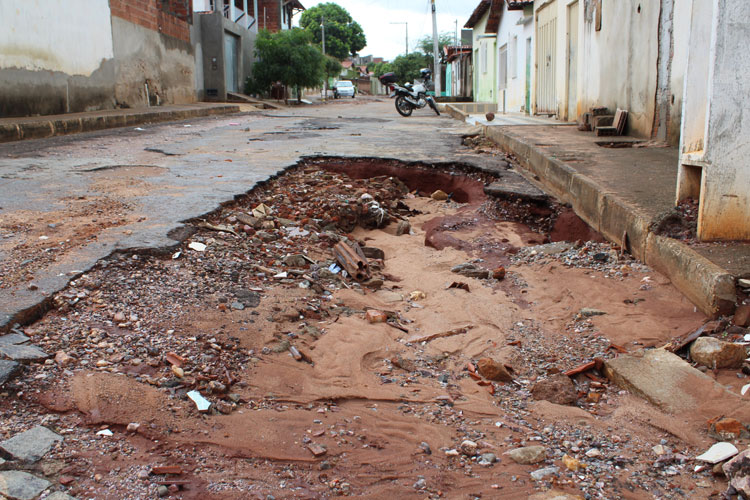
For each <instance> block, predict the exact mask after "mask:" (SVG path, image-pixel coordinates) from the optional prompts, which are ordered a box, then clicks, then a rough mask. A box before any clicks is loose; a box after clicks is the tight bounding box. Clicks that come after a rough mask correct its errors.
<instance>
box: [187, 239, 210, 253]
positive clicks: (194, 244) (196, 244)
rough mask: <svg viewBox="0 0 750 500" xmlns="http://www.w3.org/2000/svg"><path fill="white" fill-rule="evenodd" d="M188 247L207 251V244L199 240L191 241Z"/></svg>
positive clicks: (197, 250)
mask: <svg viewBox="0 0 750 500" xmlns="http://www.w3.org/2000/svg"><path fill="white" fill-rule="evenodd" d="M188 248H189V249H191V250H195V251H196V252H205V251H206V245H204V244H203V243H199V242H197V241H191V242H190V244H189V245H188Z"/></svg>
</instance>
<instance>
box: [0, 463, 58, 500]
mask: <svg viewBox="0 0 750 500" xmlns="http://www.w3.org/2000/svg"><path fill="white" fill-rule="evenodd" d="M50 486H52V483H50V482H49V481H47V480H46V479H41V478H38V477H36V476H34V475H32V474H29V473H28V472H22V471H17V470H8V471H0V495H5V496H6V497H8V498H9V499H10V500H33V499H34V498H36V497H38V496H39V495H40V494H41V493H42V492H43V491H44V490H46V489H47V488H49V487H50Z"/></svg>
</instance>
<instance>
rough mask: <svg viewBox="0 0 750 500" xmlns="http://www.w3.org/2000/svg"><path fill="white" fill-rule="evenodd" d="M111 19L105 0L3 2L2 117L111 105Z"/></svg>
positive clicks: (0, 55) (0, 7)
mask: <svg viewBox="0 0 750 500" xmlns="http://www.w3.org/2000/svg"><path fill="white" fill-rule="evenodd" d="M82 12H85V16H84V15H82V14H81V13H82ZM110 19H111V17H110V9H109V4H108V3H107V2H101V1H99V2H91V1H89V0H47V1H44V2H40V1H29V2H0V116H24V115H30V114H54V113H65V112H69V111H87V110H94V109H106V108H112V107H113V106H114V98H113V97H114V77H115V69H114V65H113V61H112V58H113V55H114V54H113V45H112V25H111V22H110Z"/></svg>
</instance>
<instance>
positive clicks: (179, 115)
mask: <svg viewBox="0 0 750 500" xmlns="http://www.w3.org/2000/svg"><path fill="white" fill-rule="evenodd" d="M239 111H240V107H239V105H237V104H212V105H201V106H199V107H195V105H193V107H189V108H188V107H184V108H180V109H161V110H154V111H146V112H144V111H142V110H137V111H134V110H122V112H119V113H117V112H115V113H112V112H106V114H104V113H102V114H97V113H94V114H91V113H85V114H84V115H82V114H71V115H70V116H64V117H60V116H59V115H56V116H55V117H54V118H52V117H46V118H45V117H44V116H40V117H39V119H37V120H32V121H27V119H26V118H23V119H21V118H19V121H18V122H17V123H12V122H10V123H0V143H4V142H14V141H22V140H26V139H44V138H47V137H54V136H59V135H68V134H79V133H82V132H92V131H96V130H105V129H110V128H118V127H130V126H133V125H142V124H146V123H158V122H168V121H179V120H187V119H191V118H200V117H204V116H214V115H225V114H232V113H239Z"/></svg>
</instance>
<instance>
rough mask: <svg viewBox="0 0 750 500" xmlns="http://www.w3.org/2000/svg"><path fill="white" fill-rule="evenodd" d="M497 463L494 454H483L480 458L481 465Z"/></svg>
mask: <svg viewBox="0 0 750 500" xmlns="http://www.w3.org/2000/svg"><path fill="white" fill-rule="evenodd" d="M495 462H497V457H496V456H495V454H494V453H482V455H480V457H479V461H478V463H479V465H485V466H487V465H492V464H494V463H495Z"/></svg>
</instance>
